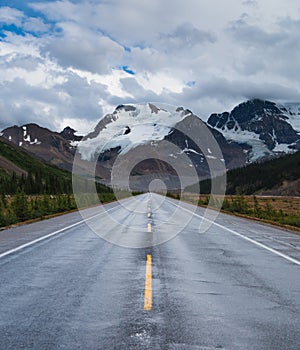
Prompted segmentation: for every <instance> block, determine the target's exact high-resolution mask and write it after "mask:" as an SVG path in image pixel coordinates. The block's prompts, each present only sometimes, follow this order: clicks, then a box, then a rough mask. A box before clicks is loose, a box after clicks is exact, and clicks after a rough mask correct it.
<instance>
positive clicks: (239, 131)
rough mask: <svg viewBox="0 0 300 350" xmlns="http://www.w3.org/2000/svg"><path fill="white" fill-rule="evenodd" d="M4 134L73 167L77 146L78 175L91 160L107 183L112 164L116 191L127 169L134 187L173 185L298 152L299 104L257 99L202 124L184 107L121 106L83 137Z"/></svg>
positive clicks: (39, 131)
mask: <svg viewBox="0 0 300 350" xmlns="http://www.w3.org/2000/svg"><path fill="white" fill-rule="evenodd" d="M2 136H3V138H5V139H6V140H8V141H9V142H12V143H14V144H15V145H17V146H19V147H23V148H25V149H27V150H28V151H29V152H31V153H33V154H35V155H36V156H38V157H40V158H42V159H44V160H46V161H48V162H50V163H52V164H55V165H57V166H59V167H61V168H63V169H66V170H70V171H71V170H72V167H73V160H74V156H75V153H76V151H77V150H78V154H79V155H80V157H79V159H80V158H81V159H80V162H81V164H80V166H79V169H82V173H85V172H86V169H90V170H89V171H90V172H89V175H88V176H93V175H95V174H94V173H95V171H94V170H95V169H94V168H93V164H92V162H94V161H96V163H97V165H96V177H97V178H98V179H100V180H101V181H102V182H103V183H105V184H108V185H110V184H111V178H112V173H113V170H114V168H115V167H116V168H117V169H118V171H119V174H120V179H119V180H120V182H119V184H118V185H120V187H121V188H123V187H126V186H127V183H126V181H125V182H124V183H123V182H122V181H123V180H122V179H121V178H122V176H123V175H124V178H126V176H127V175H126V171H125V169H129V170H130V187H131V188H132V189H138V190H145V189H147V186H148V185H149V183H150V182H151V181H152V180H153V179H157V178H160V179H161V180H162V181H163V182H165V183H166V184H167V186H168V188H169V189H176V188H179V187H181V188H182V187H183V184H180V181H179V180H182V178H184V185H189V184H191V183H195V182H196V181H195V177H193V176H192V177H190V173H191V169H194V170H195V172H196V175H197V176H198V178H199V179H204V178H208V177H210V176H214V175H216V174H217V173H218V171H219V169H221V168H224V165H225V166H226V169H233V168H238V167H241V166H244V165H246V164H248V163H251V162H254V161H264V160H268V159H270V158H272V157H274V156H277V155H278V154H282V153H291V152H296V151H297V150H299V149H300V104H297V103H289V104H282V105H279V104H275V103H273V102H270V101H263V100H258V99H254V100H250V101H246V102H244V103H241V104H240V105H238V106H236V107H235V108H234V109H233V110H232V111H231V112H224V113H220V114H212V115H211V116H210V117H209V119H208V122H207V123H205V122H203V121H202V120H201V119H200V118H199V117H197V116H196V115H195V114H193V112H192V111H190V110H188V109H184V108H182V107H170V106H165V105H154V104H150V103H148V104H144V105H119V106H118V107H117V108H116V109H115V110H114V111H113V113H111V114H107V115H106V116H104V117H103V118H102V119H101V120H100V121H99V123H98V124H97V125H96V127H95V129H94V130H93V131H92V132H90V133H89V134H88V135H87V136H85V137H82V136H78V135H76V131H75V130H74V129H72V128H70V127H66V128H65V129H64V130H63V131H62V132H61V133H57V132H53V131H51V130H48V129H45V128H42V127H40V126H38V125H36V124H26V125H23V126H21V127H18V126H13V127H10V128H7V129H5V130H3V131H2ZM212 138H213V139H214V140H215V141H216V142H217V144H218V147H215V145H214V144H212V143H211V139H212ZM218 149H221V153H220V152H219V151H218ZM91 161H92V162H91ZM117 163H118V166H116V164H117ZM212 168H213V169H214V171H215V173H212ZM125 175H126V176H125ZM179 178H180V179H179Z"/></svg>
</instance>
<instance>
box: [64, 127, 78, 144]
mask: <svg viewBox="0 0 300 350" xmlns="http://www.w3.org/2000/svg"><path fill="white" fill-rule="evenodd" d="M76 132H77V131H76V130H74V129H72V128H70V127H69V126H67V127H65V128H64V130H63V131H62V132H61V133H60V135H61V136H62V137H63V138H64V139H66V140H68V141H75V142H79V141H81V140H82V138H83V136H78V135H75V133H76Z"/></svg>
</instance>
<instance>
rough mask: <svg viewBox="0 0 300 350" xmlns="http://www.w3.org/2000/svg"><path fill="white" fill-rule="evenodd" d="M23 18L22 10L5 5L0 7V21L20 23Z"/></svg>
mask: <svg viewBox="0 0 300 350" xmlns="http://www.w3.org/2000/svg"><path fill="white" fill-rule="evenodd" d="M23 18H24V14H23V12H22V11H19V10H17V9H14V8H10V7H6V6H5V7H0V23H5V24H8V25H10V24H15V25H20V24H21V22H22V19H23Z"/></svg>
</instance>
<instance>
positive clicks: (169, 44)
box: [0, 0, 300, 134]
mask: <svg viewBox="0 0 300 350" xmlns="http://www.w3.org/2000/svg"><path fill="white" fill-rule="evenodd" d="M251 98H262V99H268V100H271V101H274V102H300V3H299V1H298V0H259V1H256V0H241V1H237V0H226V1H224V0H185V1H183V0H151V1H148V0H126V1H124V0H73V1H72V0H57V1H43V0H32V1H31V0H29V1H24V0H0V130H2V129H3V128H5V127H8V126H11V125H15V124H16V125H23V124H26V123H30V122H34V123H38V124H39V125H41V126H44V127H48V128H50V129H52V130H56V131H61V130H62V129H63V128H64V127H65V126H67V125H69V126H71V127H73V128H75V129H76V130H78V133H79V134H85V133H86V132H88V131H90V130H92V129H93V128H94V126H95V124H96V123H97V122H98V121H99V119H101V118H102V117H103V115H104V114H106V113H111V112H113V110H114V108H115V107H116V106H117V105H119V104H122V103H143V102H163V103H167V104H172V105H176V106H183V107H185V108H189V109H191V110H192V111H193V112H194V113H195V114H197V115H198V116H199V117H201V118H202V119H203V120H207V118H208V117H209V115H210V114H211V113H215V112H217V113H219V112H223V111H226V110H229V111H230V110H231V109H232V108H233V107H234V106H235V105H237V104H238V103H240V102H242V101H245V100H247V99H251Z"/></svg>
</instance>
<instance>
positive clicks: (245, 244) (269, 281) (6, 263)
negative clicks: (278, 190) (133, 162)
mask: <svg viewBox="0 0 300 350" xmlns="http://www.w3.org/2000/svg"><path fill="white" fill-rule="evenodd" d="M122 203H123V204H122V205H118V204H117V203H112V204H109V205H107V206H105V207H104V208H105V209H106V211H104V212H102V211H100V212H99V213H98V211H99V210H100V209H99V208H92V209H88V210H86V211H84V213H83V217H84V218H90V219H89V220H88V221H87V223H88V224H87V223H85V222H84V221H82V220H83V219H82V217H81V216H80V214H79V213H72V214H67V215H64V216H61V217H58V218H54V219H49V220H46V221H42V222H38V223H34V224H30V225H24V226H20V227H16V228H12V229H10V230H5V231H2V232H0V252H2V253H3V252H5V251H8V250H9V249H13V248H16V247H17V246H18V245H20V244H24V242H29V241H30V240H33V239H36V238H38V237H41V236H43V235H46V234H49V233H51V232H54V231H57V230H60V229H63V228H64V227H69V226H72V225H74V224H76V225H75V226H72V227H70V228H67V229H65V230H62V231H61V232H59V233H58V234H56V235H54V236H52V237H50V238H48V239H45V240H43V241H40V242H38V243H36V244H33V245H31V246H28V247H26V248H24V249H21V250H18V251H16V252H14V253H12V254H9V255H6V256H3V257H2V258H0V349H3V350H4V349H5V350H6V349H37V350H43V349H108V350H110V349H116V350H117V349H172V350H173V349H175V350H177V349H183V350H185V349H191V350H194V349H195V350H196V349H205V350H210V349H251V350H255V349H264V350H276V349H280V350H283V349H289V350H292V349H295V350H296V349H297V350H299V349H300V278H299V277H300V274H299V272H300V266H299V265H298V264H297V263H296V262H297V261H300V236H298V235H296V234H294V233H291V232H289V231H285V230H283V229H279V228H275V227H272V226H269V225H264V224H260V223H257V222H253V221H250V220H245V219H241V218H235V217H233V216H228V215H225V214H220V215H219V216H218V217H217V218H216V219H214V220H215V221H214V223H212V224H211V223H210V221H211V220H212V216H207V219H206V220H204V221H205V222H206V223H210V224H211V225H210V226H209V227H206V226H205V229H206V231H205V232H204V233H203V232H202V231H203V227H202V226H201V225H203V222H204V221H203V218H202V216H203V214H204V209H202V208H197V209H196V208H195V207H193V206H192V205H189V204H186V203H181V204H180V206H181V207H178V203H177V202H176V201H174V200H171V199H163V198H162V197H161V196H158V195H155V194H152V195H151V194H145V195H141V196H138V197H133V198H131V199H128V200H125V201H123V202H122ZM108 209H109V210H110V211H109V214H108V213H107V210H108ZM101 210H103V208H102V209H101ZM193 212H195V213H194V214H196V215H194V214H193ZM149 213H150V215H149ZM98 214H99V215H98ZM95 215H97V216H95ZM212 215H213V214H212ZM149 224H150V226H151V228H150V230H149ZM149 231H151V232H149ZM236 233H237V234H238V235H237V234H236ZM239 235H241V236H239ZM12 237H14V239H12ZM243 237H249V238H250V239H251V240H252V241H249V240H247V239H244V238H243ZM253 241H255V242H258V243H260V244H261V245H262V246H260V245H257V244H255V243H253ZM265 247H267V248H270V249H271V251H270V249H269V250H268V249H265ZM272 249H273V250H274V251H275V253H274V252H273V251H272ZM276 252H279V253H280V254H282V255H283V256H280V255H278V254H276ZM148 255H151V257H152V276H151V282H152V290H151V291H152V309H151V310H144V303H145V279H146V276H145V271H146V258H147V256H148ZM286 257H287V258H288V257H291V258H292V259H293V260H292V261H291V260H288V259H287V258H286Z"/></svg>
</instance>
